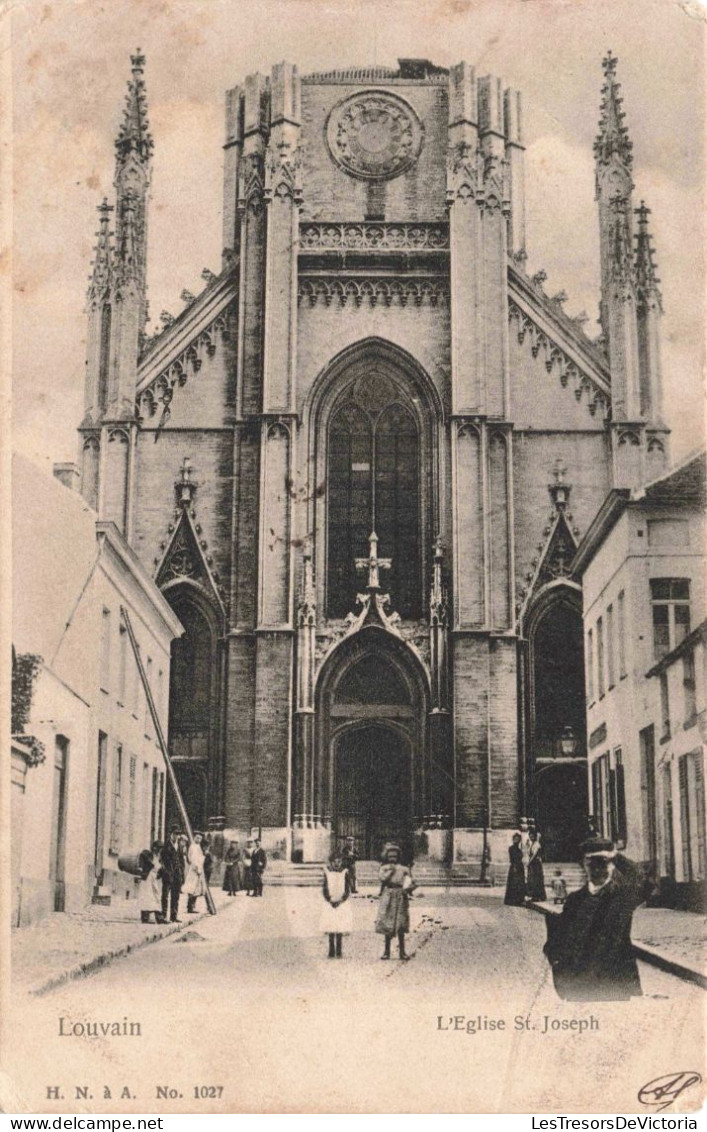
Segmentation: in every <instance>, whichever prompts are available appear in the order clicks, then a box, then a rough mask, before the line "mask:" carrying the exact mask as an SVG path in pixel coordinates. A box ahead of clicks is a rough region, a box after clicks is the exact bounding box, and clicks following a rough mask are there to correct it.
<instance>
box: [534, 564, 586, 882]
mask: <svg viewBox="0 0 707 1132" xmlns="http://www.w3.org/2000/svg"><path fill="white" fill-rule="evenodd" d="M528 636H529V643H530V693H531V694H530V729H529V730H530V750H529V760H528V763H529V765H528V788H529V789H528V804H527V808H528V811H529V816H530V817H532V818H533V819H534V821H535V823H536V825H537V827H538V830H539V831H540V834H541V837H542V842H543V850H544V856H545V860H546V861H573V860H576V859H577V856H578V852H579V845H580V843H581V841H582V840H583V838H584V837H585V836H586V834H587V828H588V826H587V813H588V794H587V761H586V738H585V736H586V707H585V687H584V644H583V628H582V612H581V593H580V591H579V588H578V587H576V586H574V585H572V584H570V583H566V582H565V583H554V584H551V585H550V586H548V587H547V588H546V589H545V591H544V592H543V593H542V594H541V595H539V598H538V600H537V601H536V604H535V606H534V607H533V609H532V611H531V616H530V620H529V632H528Z"/></svg>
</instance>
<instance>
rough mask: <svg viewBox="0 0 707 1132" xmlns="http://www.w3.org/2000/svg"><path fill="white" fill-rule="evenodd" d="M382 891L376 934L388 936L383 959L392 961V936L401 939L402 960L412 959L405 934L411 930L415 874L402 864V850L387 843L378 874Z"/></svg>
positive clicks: (400, 952)
mask: <svg viewBox="0 0 707 1132" xmlns="http://www.w3.org/2000/svg"><path fill="white" fill-rule="evenodd" d="M378 876H379V879H380V882H381V890H380V896H379V899H378V915H377V916H376V931H377V932H378V933H379V935H382V936H385V943H384V947H383V954H382V955H381V959H390V944H391V941H392V939H393V936H397V937H398V952H399V955H400V958H401V959H409V958H410V956H409V955H407V954H406V952H405V935H406V933H407V932H409V931H410V910H409V908H408V903H409V900H410V896H411V895H412V891H413V889H414V887H415V885H414V882H413V879H412V873H411V872H410V870H409V868H408V867H407V865H402V864H401V863H400V848H399V846H397V845H392V844H388V845H386V846H385V848H384V850H383V863H382V864H381V867H380V871H379V873H378Z"/></svg>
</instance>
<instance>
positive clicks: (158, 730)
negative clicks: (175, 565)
mask: <svg viewBox="0 0 707 1132" xmlns="http://www.w3.org/2000/svg"><path fill="white" fill-rule="evenodd" d="M120 614H121V617H122V618H123V621H124V622H125V628H126V629H127V631H128V637H129V638H130V645H131V647H132V650H133V656H134V657H135V663H136V664H137V670H138V672H139V673H140V680H141V681H142V686H143V688H144V689H145V699H146V700H147V706H148V707H149V709H150V715H151V716H152V722H153V724H154V728H155V734H156V736H157V742H158V743H159V745H160V750H161V751H162V758H163V759H164V765H165V768H166V770H167V778H168V779H169V783H170V786H171V787H172V790H173V791H174V797H175V798H176V800H177V808H178V810H179V816H180V817H181V819H182V823H183V825H184V828H185V830H186V833H187V837H188V838H189V841H190V843H191V842H192V841H193V840H194V832H193V830H192V827H191V822H190V821H189V814H188V813H187V808H186V806H185V805H184V799H183V798H182V792H181V790H180V789H179V783H178V782H177V776H176V774H175V773H174V767H173V766H172V760H171V759H170V757H169V751H168V750H167V743H166V742H165V737H164V733H163V731H162V725H161V723H160V719H159V716H158V714H157V708H156V707H155V701H154V700H153V698H152V689H151V688H150V685H149V682H148V679H147V673H146V672H145V668H144V665H143V663H142V657H141V656H140V649H139V648H138V644H137V641H136V639H135V633H134V632H133V626H132V622H131V620H130V614H129V613H128V611H127V609H126V608H125V606H124V605H121V607H120ZM204 894H205V897H206V907H207V908H208V910H209V912H210V913H211V915H212V916H215V915H216V905H215V904H214V898H213V896H212V895H211V890H210V888H209V884H208V881H207V880H206V877H204Z"/></svg>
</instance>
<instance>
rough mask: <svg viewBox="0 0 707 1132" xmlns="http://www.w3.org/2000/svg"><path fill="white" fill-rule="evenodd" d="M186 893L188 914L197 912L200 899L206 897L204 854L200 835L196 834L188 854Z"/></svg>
mask: <svg viewBox="0 0 707 1132" xmlns="http://www.w3.org/2000/svg"><path fill="white" fill-rule="evenodd" d="M184 892H186V894H187V912H196V902H197V900H198V898H199V897H200V896H205V895H206V878H205V876H204V852H203V850H202V848H201V834H200V833H195V834H194V840H193V841H192V843H191V845H190V846H189V850H188V852H187V875H186V879H185V881H184Z"/></svg>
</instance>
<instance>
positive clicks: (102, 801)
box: [93, 731, 108, 877]
mask: <svg viewBox="0 0 707 1132" xmlns="http://www.w3.org/2000/svg"><path fill="white" fill-rule="evenodd" d="M107 772H108V736H107V735H105V734H104V732H103V731H99V732H98V766H97V768H96V838H95V845H94V855H93V858H94V868H95V872H96V876H97V877H100V874H101V872H102V870H103V845H104V828H105V807H106V775H107Z"/></svg>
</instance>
